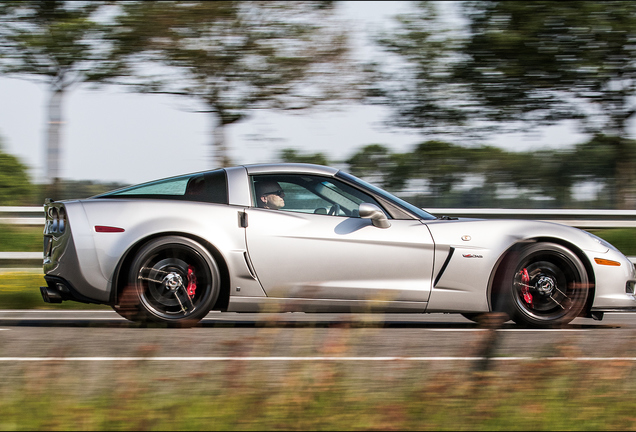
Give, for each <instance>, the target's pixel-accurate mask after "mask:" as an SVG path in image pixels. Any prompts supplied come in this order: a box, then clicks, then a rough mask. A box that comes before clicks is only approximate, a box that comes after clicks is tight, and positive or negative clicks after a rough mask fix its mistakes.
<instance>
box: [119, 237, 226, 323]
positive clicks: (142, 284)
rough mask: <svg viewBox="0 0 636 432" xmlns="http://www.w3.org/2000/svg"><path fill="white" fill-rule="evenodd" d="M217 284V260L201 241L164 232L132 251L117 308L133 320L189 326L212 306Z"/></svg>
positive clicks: (218, 281)
mask: <svg viewBox="0 0 636 432" xmlns="http://www.w3.org/2000/svg"><path fill="white" fill-rule="evenodd" d="M220 288H221V277H220V273H219V269H218V266H217V264H216V261H215V260H214V258H213V257H212V256H211V255H210V253H209V252H208V251H207V250H206V249H205V248H204V247H203V246H201V245H200V244H199V243H197V242H195V241H193V240H191V239H188V238H185V237H177V236H170V237H162V238H158V239H155V240H153V241H151V242H149V243H148V244H146V245H145V246H143V247H142V248H141V249H140V250H139V252H138V253H137V255H136V256H135V259H134V260H133V262H132V265H131V266H130V270H129V273H128V286H127V287H126V289H125V290H124V291H123V292H122V294H121V297H120V305H121V307H120V308H119V310H118V311H117V312H118V313H119V314H120V315H122V316H123V317H124V318H127V319H130V320H132V321H137V322H152V323H163V324H165V325H167V326H169V327H192V326H194V325H196V324H197V323H198V322H199V321H200V320H201V319H202V318H203V317H205V316H206V315H207V314H208V312H209V311H210V309H211V308H212V307H213V306H214V303H215V302H216V300H217V298H218V296H219V291H220Z"/></svg>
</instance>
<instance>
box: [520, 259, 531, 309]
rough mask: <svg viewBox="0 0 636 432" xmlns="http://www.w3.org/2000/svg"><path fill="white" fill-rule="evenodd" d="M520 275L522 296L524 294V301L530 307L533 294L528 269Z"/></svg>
mask: <svg viewBox="0 0 636 432" xmlns="http://www.w3.org/2000/svg"><path fill="white" fill-rule="evenodd" d="M519 275H520V276H521V283H522V286H521V294H523V299H524V300H525V301H526V303H528V304H529V305H531V304H532V294H530V287H529V285H530V275H529V274H528V269H526V268H524V269H523V270H521V271H520V272H519Z"/></svg>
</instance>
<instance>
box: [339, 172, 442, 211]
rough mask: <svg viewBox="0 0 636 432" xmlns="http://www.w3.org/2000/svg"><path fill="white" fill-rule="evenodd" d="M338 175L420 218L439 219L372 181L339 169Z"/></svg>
mask: <svg viewBox="0 0 636 432" xmlns="http://www.w3.org/2000/svg"><path fill="white" fill-rule="evenodd" d="M338 176H339V177H343V178H345V179H346V180H349V181H350V182H353V183H355V184H358V185H360V186H362V187H363V188H365V189H367V190H370V191H371V192H373V193H375V194H376V195H379V196H381V197H382V198H384V199H386V200H388V201H391V202H392V203H394V204H395V205H397V206H399V207H402V208H403V209H405V210H407V211H409V212H411V213H413V214H415V215H416V216H417V217H418V218H420V219H424V220H433V219H437V218H436V217H435V216H433V215H432V214H430V213H428V212H426V211H424V210H422V209H421V208H419V207H415V206H414V205H413V204H411V203H408V202H406V201H404V200H403V199H400V198H398V197H396V196H395V195H392V194H390V193H388V192H387V191H385V190H383V189H380V188H379V187H377V186H373V185H372V184H371V183H367V182H365V181H364V180H360V179H359V178H358V177H356V176H353V175H351V174H348V173H346V172H343V171H339V172H338Z"/></svg>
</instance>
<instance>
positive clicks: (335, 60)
mask: <svg viewBox="0 0 636 432" xmlns="http://www.w3.org/2000/svg"><path fill="white" fill-rule="evenodd" d="M121 8H122V10H123V13H122V14H121V15H119V16H118V17H117V23H116V25H115V26H114V27H113V34H111V35H110V37H111V39H112V42H113V44H114V46H115V48H116V53H117V55H118V56H120V57H125V58H127V59H128V62H127V63H126V64H127V66H128V68H129V69H130V70H131V73H133V74H135V77H134V78H133V79H131V80H129V81H131V82H132V83H133V84H137V85H138V88H139V89H140V90H141V91H147V92H159V93H168V94H176V95H183V96H186V97H188V98H191V99H193V100H194V101H196V102H197V103H199V104H201V105H203V106H204V110H205V111H204V112H208V113H210V114H211V116H213V118H212V120H213V121H214V123H213V124H214V125H215V126H214V127H215V131H214V132H213V135H214V143H213V145H214V147H215V149H216V155H215V156H216V159H217V161H216V162H217V163H218V164H220V165H221V166H227V165H228V164H229V163H230V161H229V157H228V154H227V152H226V149H225V142H224V141H225V138H224V136H223V127H224V126H226V125H229V124H232V123H235V122H237V121H240V120H242V119H243V118H245V117H247V116H248V115H249V114H250V112H251V111H252V110H253V109H263V108H273V109H293V110H298V109H302V108H307V107H309V106H313V105H315V104H316V103H319V102H325V101H327V102H333V100H334V99H337V98H348V97H351V95H352V94H353V93H355V92H354V91H352V90H353V89H354V88H355V86H354V85H353V84H354V83H353V82H351V79H350V77H351V76H352V75H351V74H350V72H351V64H350V63H349V62H348V61H347V57H346V54H347V51H348V47H347V41H346V36H345V34H346V32H345V31H343V30H342V29H341V28H340V27H339V26H338V25H337V23H336V22H335V21H334V20H333V19H332V15H333V8H332V3H331V2H315V1H308V2H285V1H271V2H241V1H236V2H235V1H224V2H207V1H203V2H200V1H193V2H179V1H163V2H147V1H132V2H125V3H122V4H121ZM139 59H143V63H141V65H144V64H146V63H145V62H152V63H154V64H155V65H157V64H158V65H161V66H163V68H159V69H157V68H155V69H153V70H154V71H156V70H163V71H165V74H160V75H152V76H150V75H147V74H144V73H143V72H142V71H143V69H141V68H139V67H138V66H139V65H140V64H139ZM175 73H176V74H178V75H176V76H177V77H178V78H177V79H175Z"/></svg>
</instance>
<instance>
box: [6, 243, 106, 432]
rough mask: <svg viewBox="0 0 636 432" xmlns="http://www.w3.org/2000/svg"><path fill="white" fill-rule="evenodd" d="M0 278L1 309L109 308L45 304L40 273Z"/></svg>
mask: <svg viewBox="0 0 636 432" xmlns="http://www.w3.org/2000/svg"><path fill="white" fill-rule="evenodd" d="M40 242H41V241H40ZM40 248H41V247H40ZM1 276H2V277H1V278H0V304H1V305H2V309H92V310H105V309H110V307H109V306H104V305H93V304H84V303H78V302H69V301H66V302H62V303H60V304H51V303H45V302H44V300H42V294H40V287H41V286H46V282H45V281H44V275H43V274H42V272H41V271H39V272H35V271H33V272H28V271H9V270H3V271H2V275H1ZM0 429H1V427H0Z"/></svg>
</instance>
